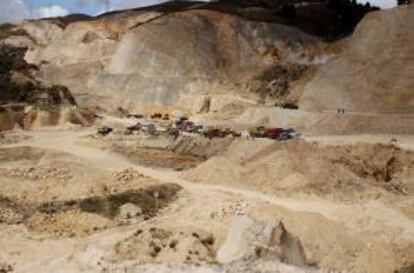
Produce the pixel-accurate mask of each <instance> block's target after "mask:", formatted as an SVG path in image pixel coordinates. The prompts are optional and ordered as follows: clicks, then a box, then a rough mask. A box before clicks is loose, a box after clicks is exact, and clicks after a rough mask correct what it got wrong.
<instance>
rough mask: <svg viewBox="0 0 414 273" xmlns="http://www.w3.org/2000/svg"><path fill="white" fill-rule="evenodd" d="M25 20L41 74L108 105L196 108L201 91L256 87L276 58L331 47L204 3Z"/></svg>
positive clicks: (300, 58)
mask: <svg viewBox="0 0 414 273" xmlns="http://www.w3.org/2000/svg"><path fill="white" fill-rule="evenodd" d="M167 6H168V5H167ZM42 24H47V25H50V24H52V25H53V26H52V25H51V26H50V27H47V28H46V27H41V26H42ZM22 27H23V28H24V30H25V31H26V32H27V33H28V35H29V36H30V37H32V38H33V39H34V40H35V41H36V45H35V46H32V47H31V49H30V51H29V52H28V53H27V55H26V59H27V60H28V61H29V62H31V63H34V64H37V65H39V66H40V71H39V73H38V76H39V77H40V78H42V79H45V80H47V81H49V82H52V83H55V84H63V85H66V86H68V87H69V88H70V89H71V91H73V92H74V93H76V94H77V99H78V102H79V103H80V104H94V105H96V104H99V105H101V106H103V107H105V108H111V107H113V108H116V107H118V106H122V107H123V108H136V109H140V110H145V109H149V108H150V109H151V110H154V107H162V108H164V109H177V108H178V109H184V110H187V111H188V110H189V111H194V112H196V111H197V109H193V108H194V104H195V103H194V102H195V101H198V100H199V99H200V98H201V97H204V96H205V95H208V94H211V93H220V92H221V93H225V94H227V95H229V93H231V95H233V94H234V95H235V97H237V96H240V95H241V93H243V92H247V93H248V89H249V87H248V85H249V82H250V81H251V80H252V79H254V78H255V77H256V76H257V74H258V73H260V71H262V70H264V69H266V68H267V67H271V66H272V65H274V64H276V63H285V62H287V63H311V62H313V61H314V59H315V57H316V56H318V54H319V53H320V52H321V51H323V48H324V43H323V42H321V41H320V39H319V38H316V37H314V36H311V35H308V34H305V33H304V32H302V31H300V30H298V29H296V28H293V27H289V26H286V25H283V24H277V23H271V22H259V21H251V20H248V19H246V18H243V17H240V16H238V15H236V14H234V13H231V12H228V11H221V10H218V8H217V7H216V8H205V7H204V6H203V5H201V6H199V7H198V8H196V7H193V6H191V8H187V9H178V10H177V8H175V9H172V10H171V9H170V10H163V9H162V8H161V7H159V8H158V9H156V8H148V9H144V10H131V11H125V12H115V13H112V14H107V15H104V16H100V17H97V18H88V19H87V20H80V21H75V22H72V23H70V24H68V25H65V26H64V27H62V26H61V25H60V24H57V23H55V22H53V21H36V22H26V23H24V24H23V25H22ZM250 95H251V96H253V97H256V96H257V95H255V94H253V95H252V94H250ZM213 100H214V99H213ZM214 104H215V103H214V101H212V105H213V106H214Z"/></svg>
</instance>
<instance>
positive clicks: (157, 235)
mask: <svg viewBox="0 0 414 273" xmlns="http://www.w3.org/2000/svg"><path fill="white" fill-rule="evenodd" d="M91 133H92V132H91V131H88V130H80V131H68V130H66V131H53V130H50V131H38V132H31V133H30V135H31V138H30V139H28V140H23V141H21V142H19V143H14V144H8V145H3V146H2V147H1V149H0V158H1V160H0V168H1V170H6V174H7V173H9V172H11V173H12V174H13V175H8V176H1V183H2V188H1V194H2V195H3V196H4V198H3V199H1V200H3V201H1V202H0V210H1V212H2V214H0V216H1V217H0V220H1V221H0V222H1V223H0V226H1V232H0V244H1V245H2V246H4V248H3V249H4V250H0V256H1V257H2V260H3V261H5V262H6V263H7V264H10V265H12V266H13V269H14V270H15V271H16V272H31V271H32V270H33V268H36V269H38V270H41V271H42V272H52V271H58V270H59V268H65V271H66V272H67V271H70V272H82V271H85V268H88V270H87V271H89V272H100V271H101V270H103V269H104V268H106V269H108V268H123V267H127V268H133V267H134V266H137V265H138V264H142V265H145V266H147V265H148V266H149V265H151V264H153V263H162V264H165V263H172V264H183V262H184V264H198V263H200V264H202V267H201V268H203V269H205V270H213V269H211V268H210V269H209V267H204V265H203V264H204V263H211V262H214V261H215V253H216V251H217V249H218V248H219V247H220V245H221V244H222V243H223V241H224V239H225V237H226V235H227V229H228V227H229V225H230V223H231V222H232V220H233V219H234V217H235V216H236V215H237V214H240V213H247V214H250V215H252V216H254V217H256V218H258V219H281V220H282V221H283V222H284V223H285V225H286V228H287V229H288V230H289V232H291V233H293V234H294V235H296V236H297V237H298V238H299V239H300V240H301V242H302V244H303V246H304V248H305V252H306V253H305V254H306V257H307V263H308V264H309V265H313V266H317V267H322V268H331V269H338V270H339V269H341V270H349V271H351V272H358V273H359V272H361V273H362V272H380V273H382V272H384V273H388V272H393V271H394V270H396V269H400V268H404V267H407V268H408V267H409V266H410V265H411V263H412V261H413V258H414V254H413V253H412V249H413V243H414V241H413V240H412V238H414V228H413V218H412V216H410V215H411V210H410V208H411V207H412V205H413V204H414V201H413V199H412V191H411V189H412V188H410V187H409V185H411V184H410V178H411V175H412V174H411V172H410V170H411V165H410V163H409V162H410V161H409V160H411V158H412V154H411V152H408V151H404V150H400V149H397V148H395V147H392V146H384V145H371V144H356V145H345V146H329V145H328V146H326V145H321V146H319V145H317V144H311V143H305V142H301V141H299V142H297V141H296V142H288V143H276V144H275V143H274V142H273V141H269V140H256V141H254V142H253V141H250V140H237V141H232V142H231V143H228V145H227V148H226V151H223V153H221V154H220V156H213V157H212V158H210V159H209V160H208V161H206V162H205V163H201V164H200V165H199V166H198V167H196V168H195V169H193V170H191V171H189V172H188V173H187V174H186V177H187V176H188V177H190V178H191V175H190V174H195V173H196V172H200V170H204V173H203V176H198V177H202V178H203V180H202V181H199V182H198V183H192V182H190V181H187V180H184V179H181V178H180V177H179V175H180V174H182V172H174V171H170V170H166V169H160V168H157V169H153V168H150V167H144V166H140V165H136V163H134V162H131V161H129V160H127V159H125V158H124V157H122V156H120V155H119V154H116V153H113V152H108V151H105V150H103V149H102V147H101V146H100V145H96V141H94V140H92V139H90V138H85V136H87V135H88V134H91ZM205 147H207V146H205ZM299 151H300V153H301V155H302V158H301V160H296V161H294V160H293V159H294V156H293V155H294V154H295V153H299ZM170 154H171V156H172V155H175V154H174V153H170ZM283 154H285V156H284V157H283V158H284V159H285V161H282V162H285V163H286V164H285V165H283V164H282V165H278V164H281V163H280V162H279V163H278V162H277V160H278V159H279V156H280V155H283ZM275 155H278V156H275ZM374 155H375V160H371V159H370V158H371V157H374ZM377 155H378V156H377ZM389 158H395V160H397V161H396V162H399V163H398V166H400V167H401V168H396V169H393V168H391V170H390V172H389V174H390V175H391V177H398V178H399V179H401V180H402V181H403V182H404V184H403V185H404V187H406V189H407V192H406V193H404V192H401V191H399V190H396V189H395V188H388V187H387V186H386V185H387V184H385V185H384V184H383V180H384V178H386V177H387V176H386V175H385V176H384V174H386V173H387V172H385V173H384V172H383V170H387V168H385V169H384V166H387V164H385V165H384V164H383V163H384V162H387V161H388V159H389ZM286 159H289V160H288V161H286ZM300 161H301V162H300ZM334 161H335V162H336V163H335V164H336V165H334V166H331V165H330V164H334V163H332V162H334ZM209 162H216V163H217V164H213V165H212V166H210V167H209V165H208V164H210V163H209ZM218 163H219V164H218ZM265 163H266V164H268V168H269V172H265V173H263V174H262V176H258V175H257V174H258V171H259V170H261V168H262V169H263V167H260V166H263V164H265ZM311 163H312V164H311ZM368 163H369V164H368ZM308 164H310V165H309V166H308ZM405 164H406V165H405ZM45 166H48V168H50V169H47V170H48V172H46V177H45V178H43V173H42V172H43V171H44V170H45V169H44V168H45ZM281 166H284V167H283V168H282V167H281ZM340 166H341V167H340ZM32 168H33V169H32ZM276 168H279V172H277V173H278V175H282V174H281V173H280V172H281V171H282V170H283V171H284V172H285V174H284V175H282V176H283V177H285V183H286V184H285V185H287V186H286V187H285V188H282V187H281V186H280V185H283V184H279V183H276V182H278V180H277V179H274V178H268V177H266V176H267V175H269V174H272V173H273V172H270V170H273V171H275V170H276ZM324 168H331V169H327V170H325V169H324ZM361 168H362V169H361ZM314 169H315V171H313V170H314ZM341 169H342V170H341ZM377 169H378V170H377ZM50 170H53V171H50ZM57 170H59V171H57ZM60 170H68V171H70V173H71V175H72V176H71V177H70V178H68V179H67V180H65V181H63V180H62V181H61V180H60V179H59V177H60ZM292 170H293V171H297V170H302V171H303V174H302V177H299V176H298V177H297V180H296V181H297V182H298V183H299V184H294V182H295V179H293V178H294V175H293V176H289V175H287V174H288V173H289V172H290V171H292ZM333 170H335V172H334V173H335V174H338V175H343V176H341V178H348V179H349V180H348V181H349V184H346V185H345V186H342V185H340V186H338V185H336V186H334V185H335V183H337V182H338V180H335V179H334V178H333V177H331V176H329V177H327V178H329V179H327V181H326V182H325V184H323V183H322V184H319V187H317V188H316V187H315V186H314V185H312V184H306V183H305V184H300V183H302V181H306V180H305V179H303V178H307V179H316V178H318V177H322V176H323V175H325V171H326V172H328V171H333ZM338 170H340V171H338ZM372 170H375V171H372ZM371 171H372V172H371ZM33 172H35V173H37V172H41V173H42V175H41V176H40V178H39V177H38V178H36V179H33V177H31V175H29V174H30V173H33ZM14 173H17V175H14ZM65 174H66V173H65ZM252 177H256V178H257V179H262V180H255V181H257V182H256V183H253V182H255V181H253V180H247V179H251V178H252ZM350 177H352V178H355V181H357V182H358V183H356V182H355V181H353V179H350ZM265 179H268V180H265ZM230 181H231V183H232V184H230V183H229V182H230ZM247 181H251V184H246V182H247ZM263 181H269V183H263ZM270 181H274V183H273V184H272V183H270ZM289 181H290V183H288V182H289ZM200 182H203V183H200ZM328 182H329V183H328ZM260 183H262V186H263V187H260ZM331 183H332V184H331ZM211 184H216V185H211ZM167 185H174V186H167ZM177 185H179V186H177ZM275 185H276V186H277V187H278V190H275V188H274V186H275ZM298 185H299V186H298ZM322 185H323V186H322ZM166 189H170V190H167V191H165V190H166ZM269 189H270V190H269ZM352 189H353V190H352ZM177 190H178V191H177ZM357 191H360V194H357V193H356V192H357ZM156 192H158V193H156ZM369 192H374V193H375V194H374V195H372V196H370V195H369V194H368V193H369ZM131 193H133V194H132V195H131ZM316 193H317V194H318V195H319V197H318V196H316V195H315V194H316ZM351 193H352V194H351ZM378 193H381V194H379V195H378ZM155 196H158V197H155ZM361 196H363V197H364V198H360V197H361ZM134 200H135V201H134ZM341 200H345V201H341ZM132 201H134V202H136V204H139V206H140V207H141V208H142V209H143V211H144V214H143V215H142V217H137V218H134V219H130V220H128V221H120V220H119V219H118V218H117V217H116V216H115V215H116V213H117V209H116V208H118V206H119V205H120V204H123V203H125V202H132ZM195 234H196V235H195ZM176 241H178V243H177V244H176V246H175V247H173V248H172V247H171V244H172V245H174V244H175V242H176ZM164 245H165V246H164ZM174 248H175V249H174ZM6 250H7V251H6ZM46 250H47V251H46ZM16 253H19V254H16ZM134 264H135V265H134ZM252 266H253V265H252ZM154 268H156V267H154ZM214 270H215V269H214ZM143 272H147V271H143ZM178 272H180V271H178ZM207 272H215V271H207ZM292 272H294V271H292ZM299 272H300V271H299Z"/></svg>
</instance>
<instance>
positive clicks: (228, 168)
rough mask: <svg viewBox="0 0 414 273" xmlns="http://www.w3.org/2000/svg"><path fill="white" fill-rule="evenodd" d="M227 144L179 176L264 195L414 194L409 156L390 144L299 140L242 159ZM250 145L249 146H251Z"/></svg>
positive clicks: (413, 157) (412, 156)
mask: <svg viewBox="0 0 414 273" xmlns="http://www.w3.org/2000/svg"><path fill="white" fill-rule="evenodd" d="M236 145H237V146H240V145H241V143H238V144H235V145H233V147H230V148H229V150H228V151H227V154H225V155H223V156H216V157H212V158H210V159H209V160H208V161H206V162H205V163H203V164H201V165H199V166H198V167H196V168H195V169H193V170H190V171H188V172H187V173H186V174H185V178H186V179H188V180H191V181H195V182H201V183H213V184H220V185H229V186H240V187H246V188H251V189H258V190H261V191H264V192H273V193H276V192H286V193H293V192H305V193H306V192H308V193H317V194H335V195H336V194H339V195H341V194H344V193H352V194H356V193H358V192H364V191H371V190H376V191H379V192H388V193H394V194H409V193H410V192H413V191H414V183H413V177H414V153H412V152H408V151H403V150H400V149H398V148H396V147H394V146H391V145H382V144H376V145H372V144H363V143H360V144H355V145H345V146H328V147H320V146H318V145H316V144H312V143H306V142H304V141H300V140H297V141H290V142H286V143H280V142H275V143H273V144H270V145H266V146H264V147H263V146H262V147H263V148H261V149H259V150H258V151H257V148H256V152H253V153H252V152H251V151H250V152H249V151H248V152H247V155H246V154H243V152H242V151H243V149H235V146H236ZM251 146H254V145H251Z"/></svg>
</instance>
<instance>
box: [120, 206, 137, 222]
mask: <svg viewBox="0 0 414 273" xmlns="http://www.w3.org/2000/svg"><path fill="white" fill-rule="evenodd" d="M141 214H142V209H141V208H140V207H138V206H137V205H134V204H132V203H126V204H124V205H122V206H120V207H119V214H118V217H119V218H121V219H131V218H135V217H137V216H139V215H141Z"/></svg>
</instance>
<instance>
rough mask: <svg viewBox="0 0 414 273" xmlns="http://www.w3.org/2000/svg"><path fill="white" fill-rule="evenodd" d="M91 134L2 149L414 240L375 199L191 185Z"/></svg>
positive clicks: (56, 135) (58, 135)
mask: <svg viewBox="0 0 414 273" xmlns="http://www.w3.org/2000/svg"><path fill="white" fill-rule="evenodd" d="M91 133H93V131H91V130H87V129H82V130H79V131H37V132H33V133H32V138H31V139H28V140H26V141H23V142H20V143H17V144H12V145H7V146H2V147H19V146H30V147H37V148H43V149H51V150H55V151H59V152H64V153H68V154H71V155H73V156H75V157H77V158H80V159H82V160H84V161H86V162H89V163H90V164H91V165H93V167H95V168H103V169H122V168H130V167H133V168H135V169H136V170H137V171H139V172H141V173H142V174H144V175H146V176H149V177H151V178H154V179H157V180H159V181H162V182H169V183H176V184H179V185H181V186H182V187H184V188H185V189H186V190H188V191H190V192H193V193H196V192H198V191H203V192H205V191H208V192H211V193H212V194H214V192H224V193H228V194H231V195H237V196H240V197H242V198H243V199H245V200H249V201H252V202H266V203H268V204H272V205H277V206H281V207H285V208H288V209H290V210H294V211H304V212H314V213H319V214H321V215H323V216H325V217H327V218H329V219H332V220H334V221H336V222H339V223H341V224H343V225H344V226H345V227H347V228H349V229H351V230H355V231H358V232H365V231H367V232H373V233H375V234H378V236H380V237H382V238H383V239H384V240H386V241H401V242H404V241H405V242H407V241H413V240H414V221H412V220H411V219H409V218H408V217H407V216H405V215H404V214H403V213H401V212H400V211H397V210H395V209H392V208H390V207H387V206H385V205H384V204H383V203H381V202H377V201H374V200H372V201H369V202H360V203H353V204H343V203H339V202H332V201H328V200H324V199H321V198H318V197H306V198H304V197H301V198H297V197H295V198H290V197H289V198H287V197H278V196H274V195H266V194H264V193H261V192H256V191H250V190H244V189H238V188H233V187H231V188H230V187H225V186H216V185H208V184H198V183H192V182H189V181H185V180H183V179H181V178H180V173H179V172H174V171H166V170H159V169H152V168H148V167H143V166H137V165H135V164H133V163H132V162H130V161H129V160H127V159H126V158H124V157H123V156H121V155H118V154H115V153H111V152H108V151H103V150H100V149H98V148H94V147H92V146H88V145H87V144H85V140H84V139H83V138H85V137H86V136H88V135H90V134H91ZM407 198H408V197H407Z"/></svg>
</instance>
